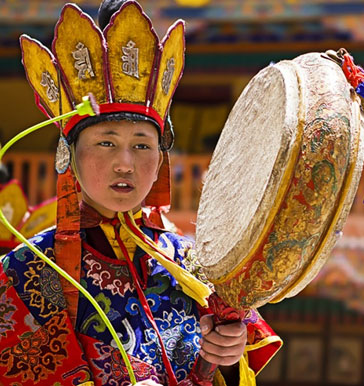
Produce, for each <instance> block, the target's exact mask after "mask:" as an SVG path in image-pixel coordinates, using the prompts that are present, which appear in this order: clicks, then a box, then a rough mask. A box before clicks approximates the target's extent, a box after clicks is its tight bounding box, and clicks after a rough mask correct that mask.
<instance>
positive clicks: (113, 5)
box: [98, 0, 127, 29]
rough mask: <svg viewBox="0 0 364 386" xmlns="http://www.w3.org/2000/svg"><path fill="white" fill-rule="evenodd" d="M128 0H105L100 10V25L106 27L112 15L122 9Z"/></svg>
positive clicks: (102, 27)
mask: <svg viewBox="0 0 364 386" xmlns="http://www.w3.org/2000/svg"><path fill="white" fill-rule="evenodd" d="M126 1H127V0H103V2H102V3H101V4H100V7H99V11H98V21H99V27H100V28H101V29H104V28H105V27H106V26H107V25H108V24H109V21H110V19H111V16H112V15H113V14H114V13H115V12H116V11H118V10H119V9H120V7H121V6H122V5H123V4H124V3H125V2H126Z"/></svg>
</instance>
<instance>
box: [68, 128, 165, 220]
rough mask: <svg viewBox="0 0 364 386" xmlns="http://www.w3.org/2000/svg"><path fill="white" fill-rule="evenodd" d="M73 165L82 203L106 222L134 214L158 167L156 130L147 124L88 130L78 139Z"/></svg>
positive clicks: (155, 177) (158, 151)
mask: <svg viewBox="0 0 364 386" xmlns="http://www.w3.org/2000/svg"><path fill="white" fill-rule="evenodd" d="M75 161H76V167H77V172H78V177H79V179H80V185H81V189H82V196H83V199H84V201H86V202H87V203H88V204H89V205H91V206H92V207H93V208H95V209H96V210H97V211H98V212H99V213H100V214H102V215H103V216H105V217H109V218H112V217H114V215H115V212H126V211H128V210H131V209H132V210H133V211H134V212H135V211H137V210H139V209H140V207H141V203H142V201H143V200H144V198H145V197H146V196H147V194H148V193H149V191H150V189H151V188H152V185H153V183H154V181H156V179H157V178H158V171H159V168H160V165H161V163H162V153H161V151H160V150H159V148H158V132H157V129H156V128H155V127H154V125H153V124H152V123H150V122H147V121H141V122H139V121H138V122H130V121H119V122H101V123H98V124H96V125H93V126H90V127H88V128H87V129H85V130H83V131H82V132H81V133H80V135H79V137H78V140H77V144H76V147H75Z"/></svg>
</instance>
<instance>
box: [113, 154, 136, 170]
mask: <svg viewBox="0 0 364 386" xmlns="http://www.w3.org/2000/svg"><path fill="white" fill-rule="evenodd" d="M114 171H115V172H116V173H132V172H133V171H134V161H133V157H132V155H131V154H130V153H129V152H128V151H125V152H120V153H119V155H118V157H117V158H116V159H115V162H114Z"/></svg>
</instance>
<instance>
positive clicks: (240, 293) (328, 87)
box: [196, 53, 364, 309]
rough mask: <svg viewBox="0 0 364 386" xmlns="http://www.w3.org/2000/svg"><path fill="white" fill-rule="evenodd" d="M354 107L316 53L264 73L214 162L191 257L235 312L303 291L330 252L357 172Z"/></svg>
mask: <svg viewBox="0 0 364 386" xmlns="http://www.w3.org/2000/svg"><path fill="white" fill-rule="evenodd" d="M360 127H361V113H360V99H359V97H358V96H357V95H356V94H355V92H354V90H353V88H352V87H351V86H350V84H349V83H348V82H347V80H346V78H345V76H344V74H343V72H342V69H341V67H340V66H339V65H338V64H336V63H335V62H334V61H331V60H329V59H328V58H327V57H325V55H323V54H320V53H310V54H305V55H302V56H299V57H298V58H296V59H294V60H293V61H282V62H279V63H278V64H275V65H271V66H269V67H267V68H265V69H263V70H262V71H260V72H259V73H258V74H257V75H256V76H255V77H254V78H253V79H252V80H251V81H250V82H249V84H248V85H247V87H246V88H245V90H244V91H243V93H242V95H241V96H240V97H239V99H238V101H237V102H236V104H235V106H234V108H233V110H232V111H231V113H230V115H229V118H228V120H227V122H226V124H225V127H224V129H223V131H222V133H221V136H220V139H219V142H218V144H217V146H216V149H215V152H214V154H213V157H212V160H211V163H210V166H209V170H208V172H207V175H206V180H205V184H204V187H203V191H202V196H201V200H200V206H199V210H198V216H197V224H196V252H197V255H198V258H199V262H200V264H201V265H202V267H203V269H204V272H205V274H206V276H207V277H208V279H209V280H210V281H211V282H212V283H213V284H214V286H215V289H216V292H217V294H218V295H219V296H220V297H221V298H222V299H223V300H225V302H227V303H228V304H229V305H230V306H232V307H234V308H236V309H241V308H245V307H259V306H262V305H263V304H265V303H267V302H276V301H280V300H282V299H284V298H285V297H290V296H293V295H295V294H296V293H298V292H299V291H300V290H302V289H303V288H304V287H305V286H306V285H307V284H308V283H309V282H310V281H311V280H312V279H313V278H314V277H315V275H316V274H317V273H318V271H319V269H320V268H321V267H322V265H323V264H324V262H325V261H326V259H327V258H328V256H329V254H330V252H331V249H332V248H333V246H334V244H335V242H336V240H337V238H338V236H339V235H340V233H341V229H342V227H343V225H344V222H345V220H346V218H347V215H348V213H349V210H350V207H351V205H352V202H353V200H354V197H355V193H356V190H357V186H358V183H359V179H360V175H361V170H362V165H363V153H364V152H363V138H362V132H363V131H362V130H361V128H360Z"/></svg>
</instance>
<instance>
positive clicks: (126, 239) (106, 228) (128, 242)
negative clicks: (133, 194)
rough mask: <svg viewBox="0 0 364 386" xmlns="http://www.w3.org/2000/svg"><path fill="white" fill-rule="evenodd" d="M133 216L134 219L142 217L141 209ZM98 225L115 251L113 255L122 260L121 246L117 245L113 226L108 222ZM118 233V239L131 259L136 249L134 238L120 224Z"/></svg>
mask: <svg viewBox="0 0 364 386" xmlns="http://www.w3.org/2000/svg"><path fill="white" fill-rule="evenodd" d="M133 217H134V220H137V219H140V218H142V210H139V211H138V212H137V213H135V214H134V216H133ZM100 227H101V229H102V231H103V232H104V234H105V236H106V238H107V240H108V242H109V244H110V245H111V247H112V249H113V251H114V253H115V256H116V257H117V258H118V259H119V260H124V256H123V252H122V251H121V248H120V247H119V243H118V241H117V240H116V238H115V231H114V227H113V226H112V225H111V224H109V223H103V224H100ZM119 235H120V239H121V240H122V241H123V243H124V245H125V247H126V250H127V251H128V254H129V258H130V260H133V258H134V254H135V250H136V243H135V241H134V239H133V238H132V237H131V236H130V235H129V234H128V232H127V231H126V230H125V229H124V227H122V226H121V227H120V230H119Z"/></svg>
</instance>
